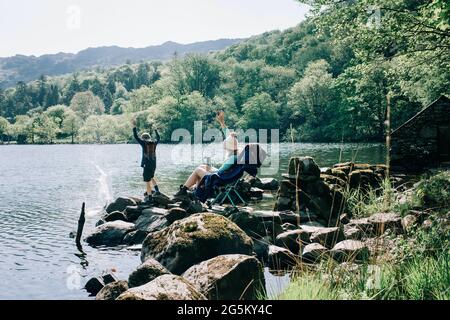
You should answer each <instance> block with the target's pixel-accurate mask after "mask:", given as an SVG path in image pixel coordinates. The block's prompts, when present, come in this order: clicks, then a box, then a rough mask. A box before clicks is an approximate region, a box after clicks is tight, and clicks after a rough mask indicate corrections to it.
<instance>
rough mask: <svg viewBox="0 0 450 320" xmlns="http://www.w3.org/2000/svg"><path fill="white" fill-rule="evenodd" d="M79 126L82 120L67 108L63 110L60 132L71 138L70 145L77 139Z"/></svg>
mask: <svg viewBox="0 0 450 320" xmlns="http://www.w3.org/2000/svg"><path fill="white" fill-rule="evenodd" d="M81 126H82V120H81V118H80V117H79V116H78V115H77V114H76V113H75V111H73V110H72V109H69V108H67V109H65V110H64V120H63V123H62V128H61V131H62V133H63V134H66V135H68V136H69V137H70V138H71V141H72V144H73V143H74V142H75V138H76V137H77V135H78V132H79V130H80V128H81Z"/></svg>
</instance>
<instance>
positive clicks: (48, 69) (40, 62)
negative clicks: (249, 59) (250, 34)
mask: <svg viewBox="0 0 450 320" xmlns="http://www.w3.org/2000/svg"><path fill="white" fill-rule="evenodd" d="M243 40H244V39H219V40H211V41H203V42H195V43H191V44H180V43H176V42H171V41H168V42H165V43H163V44H161V45H156V46H148V47H145V48H122V47H118V46H108V47H98V48H88V49H85V50H82V51H80V52H78V53H77V54H72V53H62V52H61V53H57V54H46V55H42V56H39V57H36V56H24V55H15V56H13V57H8V58H0V88H7V87H11V86H14V85H15V84H16V83H17V82H18V81H24V82H27V81H32V80H35V79H37V78H39V76H40V75H42V74H45V75H48V76H55V75H62V74H66V73H72V72H76V71H80V70H85V69H89V68H94V67H111V66H117V65H121V64H124V63H126V62H127V61H130V62H131V63H135V62H139V61H149V60H159V61H162V60H168V59H170V58H171V57H173V55H174V54H175V53H177V54H178V55H179V56H183V55H185V54H188V53H209V52H211V51H218V50H223V49H225V48H227V47H229V46H231V45H233V44H236V43H239V42H241V41H243Z"/></svg>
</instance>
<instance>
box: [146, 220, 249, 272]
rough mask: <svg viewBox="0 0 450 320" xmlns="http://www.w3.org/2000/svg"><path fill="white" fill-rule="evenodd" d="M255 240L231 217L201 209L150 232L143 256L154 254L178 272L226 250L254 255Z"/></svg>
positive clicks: (170, 269) (231, 252) (173, 270)
mask: <svg viewBox="0 0 450 320" xmlns="http://www.w3.org/2000/svg"><path fill="white" fill-rule="evenodd" d="M252 251H253V242H252V240H251V239H250V238H249V237H248V236H247V235H246V234H245V233H244V231H242V230H241V229H240V228H239V227H238V226H237V225H235V224H234V223H233V222H231V221H230V220H228V219H227V218H225V217H223V216H220V215H217V214H212V213H200V214H195V215H193V216H190V217H188V218H185V219H183V220H178V221H175V222H174V223H173V224H172V225H171V226H169V227H167V228H165V229H163V230H161V231H157V232H154V233H151V234H149V235H148V236H147V238H146V239H145V241H144V243H143V244H142V251H141V260H142V261H145V260H147V259H148V258H154V259H156V260H157V261H159V262H160V263H161V264H162V265H163V266H165V267H166V268H167V269H168V270H169V271H170V272H172V273H174V274H182V273H183V272H184V271H186V270H187V269H188V268H189V267H191V266H193V265H195V264H198V263H200V262H202V261H205V260H208V259H211V258H213V257H216V256H219V255H224V254H246V255H251V254H252Z"/></svg>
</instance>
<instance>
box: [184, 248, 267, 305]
mask: <svg viewBox="0 0 450 320" xmlns="http://www.w3.org/2000/svg"><path fill="white" fill-rule="evenodd" d="M183 277H184V278H185V279H187V280H188V281H189V282H190V283H192V284H193V285H194V286H195V287H196V288H197V290H198V291H199V292H201V293H202V294H203V295H205V296H206V297H207V298H208V299H210V300H242V299H244V300H255V299H257V298H258V297H260V296H265V293H264V291H265V280H264V273H263V268H262V265H261V263H260V262H259V261H258V259H256V258H255V257H251V256H247V255H241V254H231V255H222V256H218V257H215V258H212V259H210V260H207V261H203V262H202V263H200V264H198V265H195V266H192V267H191V268H189V269H188V270H187V271H186V272H184V273H183Z"/></svg>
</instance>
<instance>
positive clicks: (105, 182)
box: [95, 165, 113, 204]
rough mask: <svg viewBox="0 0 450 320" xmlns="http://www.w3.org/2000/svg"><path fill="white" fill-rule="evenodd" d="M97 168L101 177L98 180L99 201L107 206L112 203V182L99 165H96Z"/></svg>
mask: <svg viewBox="0 0 450 320" xmlns="http://www.w3.org/2000/svg"><path fill="white" fill-rule="evenodd" d="M95 168H96V169H97V170H98V172H99V173H100V177H99V178H98V179H97V180H98V183H99V186H100V187H99V190H98V196H99V200H100V201H101V202H102V203H104V204H107V203H109V202H111V201H112V199H113V196H112V186H111V181H110V179H109V176H108V175H107V174H106V173H105V171H103V170H102V168H100V167H99V166H98V165H95Z"/></svg>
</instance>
